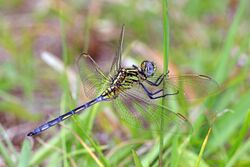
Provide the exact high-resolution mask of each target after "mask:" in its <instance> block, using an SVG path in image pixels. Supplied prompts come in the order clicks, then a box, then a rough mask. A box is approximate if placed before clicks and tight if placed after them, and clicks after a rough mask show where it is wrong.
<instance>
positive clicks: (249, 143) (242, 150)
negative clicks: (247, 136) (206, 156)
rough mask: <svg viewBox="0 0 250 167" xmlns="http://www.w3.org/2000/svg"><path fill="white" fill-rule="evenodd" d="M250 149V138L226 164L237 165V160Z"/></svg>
mask: <svg viewBox="0 0 250 167" xmlns="http://www.w3.org/2000/svg"><path fill="white" fill-rule="evenodd" d="M249 150H250V140H247V141H246V142H245V143H243V144H242V145H241V147H240V148H239V149H238V150H237V151H236V153H235V154H234V156H233V157H232V158H230V160H229V161H228V163H227V164H226V167H232V166H237V164H236V161H237V160H239V159H241V157H242V156H244V155H245V154H247V152H249Z"/></svg>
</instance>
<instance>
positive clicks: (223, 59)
mask: <svg viewBox="0 0 250 167" xmlns="http://www.w3.org/2000/svg"><path fill="white" fill-rule="evenodd" d="M246 3H247V0H241V1H240V3H239V6H238V9H237V12H236V14H235V16H234V18H233V23H232V24H231V27H230V29H229V32H228V35H227V38H226V40H225V45H224V47H223V50H222V53H221V56H220V59H219V61H218V64H217V66H216V67H218V70H217V72H216V74H215V79H216V81H217V82H219V83H221V82H223V81H224V80H225V78H227V76H228V72H229V71H230V69H232V68H231V67H230V66H229V65H228V64H230V63H229V62H230V57H229V56H230V51H231V49H232V47H233V42H234V38H235V36H236V35H237V29H238V27H239V24H240V20H241V17H242V16H243V13H244V11H245V9H246V7H247V5H246Z"/></svg>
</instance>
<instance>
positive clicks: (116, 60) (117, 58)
mask: <svg viewBox="0 0 250 167" xmlns="http://www.w3.org/2000/svg"><path fill="white" fill-rule="evenodd" d="M124 32H125V25H123V26H122V30H121V34H120V39H119V43H118V47H117V51H116V55H115V57H114V59H113V62H112V65H111V68H110V73H109V76H110V77H113V76H114V75H115V74H116V73H117V71H118V70H119V69H120V68H121V56H122V47H123V39H124Z"/></svg>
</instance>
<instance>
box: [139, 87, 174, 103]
mask: <svg viewBox="0 0 250 167" xmlns="http://www.w3.org/2000/svg"><path fill="white" fill-rule="evenodd" d="M140 85H141V86H142V88H143V89H144V91H145V92H146V93H147V95H148V97H149V98H150V99H158V98H162V97H165V96H169V95H176V94H178V93H179V91H178V90H177V91H176V92H174V93H166V94H163V95H160V96H154V95H156V94H158V93H160V92H162V91H163V89H160V90H158V91H156V92H150V91H149V90H148V89H147V88H146V87H145V86H144V85H143V84H142V83H140Z"/></svg>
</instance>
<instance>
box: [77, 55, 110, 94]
mask: <svg viewBox="0 0 250 167" xmlns="http://www.w3.org/2000/svg"><path fill="white" fill-rule="evenodd" d="M76 63H77V67H78V71H79V74H80V78H81V80H82V84H83V88H84V89H83V90H84V94H85V95H86V96H87V97H89V98H95V97H96V96H97V95H99V94H100V93H102V90H104V89H105V88H106V86H107V85H109V84H110V80H109V78H108V77H106V75H105V73H104V72H103V71H102V70H101V68H100V67H99V66H98V64H97V63H96V62H95V61H94V60H93V59H92V58H91V57H90V56H89V55H87V54H81V55H80V56H79V57H78V58H77V61H76Z"/></svg>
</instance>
